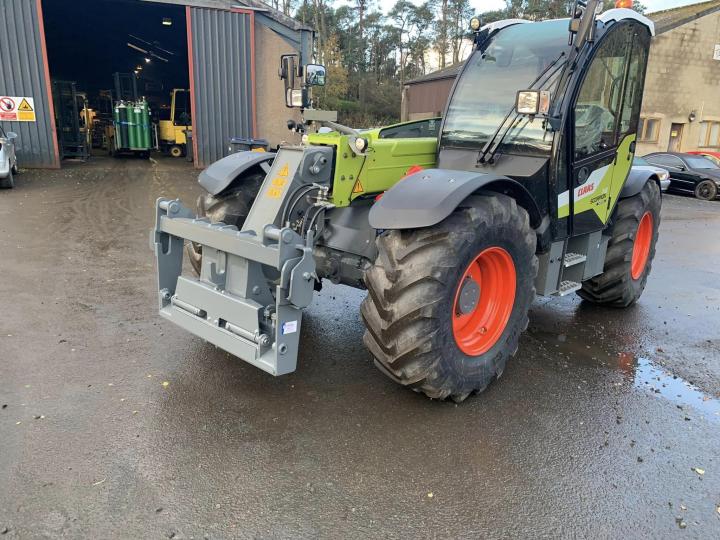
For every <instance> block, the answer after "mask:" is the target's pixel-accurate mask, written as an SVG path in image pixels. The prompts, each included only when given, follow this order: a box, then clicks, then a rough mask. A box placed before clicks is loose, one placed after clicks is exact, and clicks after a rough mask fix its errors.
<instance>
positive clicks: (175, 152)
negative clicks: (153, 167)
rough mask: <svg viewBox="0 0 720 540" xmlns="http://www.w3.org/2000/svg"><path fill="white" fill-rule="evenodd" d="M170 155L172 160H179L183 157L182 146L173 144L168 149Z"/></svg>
mask: <svg viewBox="0 0 720 540" xmlns="http://www.w3.org/2000/svg"><path fill="white" fill-rule="evenodd" d="M170 155H171V156H172V157H174V158H180V157H182V156H183V149H182V146H180V145H178V144H174V145H173V146H171V147H170Z"/></svg>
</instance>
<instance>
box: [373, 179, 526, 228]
mask: <svg viewBox="0 0 720 540" xmlns="http://www.w3.org/2000/svg"><path fill="white" fill-rule="evenodd" d="M481 188H486V189H489V190H492V191H499V192H501V193H504V192H510V193H509V194H510V195H511V196H513V197H514V198H516V199H518V203H519V204H520V205H521V206H523V207H525V208H526V209H528V212H529V213H530V220H531V223H537V222H538V221H539V217H540V216H539V211H537V207H536V206H535V203H534V202H533V201H532V197H531V196H530V194H529V193H528V192H527V190H526V189H525V188H524V187H523V186H522V185H521V184H520V183H519V182H517V181H515V180H512V179H510V178H508V177H507V176H501V175H497V174H488V173H478V172H468V171H455V170H449V169H427V170H424V171H420V172H417V173H415V174H411V175H410V176H408V177H406V178H404V179H403V180H401V181H400V182H398V183H396V184H395V185H394V186H393V187H392V188H390V189H389V190H388V191H387V192H386V193H385V194H384V195H383V196H382V198H381V199H380V200H379V201H378V202H376V203H375V204H374V205H373V207H372V209H371V210H370V215H369V221H370V226H371V227H373V228H375V229H416V228H420V227H431V226H432V225H435V224H437V223H440V222H441V221H442V220H443V219H445V218H446V217H448V216H449V215H450V214H451V213H452V212H453V211H454V210H455V209H456V208H457V207H458V206H459V205H460V203H461V202H462V201H464V200H465V199H466V198H468V197H469V196H470V195H472V194H473V193H475V192H476V191H477V190H479V189H481ZM533 226H536V225H533Z"/></svg>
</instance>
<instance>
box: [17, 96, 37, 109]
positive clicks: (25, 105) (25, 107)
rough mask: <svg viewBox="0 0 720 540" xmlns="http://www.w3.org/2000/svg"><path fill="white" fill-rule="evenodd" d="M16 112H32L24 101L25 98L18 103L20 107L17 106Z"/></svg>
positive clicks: (26, 101)
mask: <svg viewBox="0 0 720 540" xmlns="http://www.w3.org/2000/svg"><path fill="white" fill-rule="evenodd" d="M17 110H18V111H28V112H30V111H32V110H33V108H32V107H31V106H30V104H29V103H28V100H27V99H25V98H23V100H22V101H21V102H20V105H18V108H17Z"/></svg>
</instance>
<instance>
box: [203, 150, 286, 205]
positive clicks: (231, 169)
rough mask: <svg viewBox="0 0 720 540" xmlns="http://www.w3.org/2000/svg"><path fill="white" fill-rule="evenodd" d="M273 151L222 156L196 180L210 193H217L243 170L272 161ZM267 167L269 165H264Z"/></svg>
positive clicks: (273, 157)
mask: <svg viewBox="0 0 720 540" xmlns="http://www.w3.org/2000/svg"><path fill="white" fill-rule="evenodd" d="M273 159H275V153H274V152H251V151H247V152H238V153H236V154H230V155H229V156H227V157H224V158H222V159H220V160H218V161H216V162H215V163H213V164H212V165H210V166H209V167H208V168H207V169H205V170H204V171H203V172H201V173H200V176H199V177H198V182H199V183H200V185H201V186H202V187H204V188H205V189H206V190H207V192H208V193H210V194H211V195H217V194H218V193H220V192H221V191H222V190H224V189H225V188H226V187H228V186H229V185H230V184H231V183H232V181H233V180H235V179H236V178H237V177H238V176H240V175H241V174H242V173H243V172H245V171H246V170H248V169H250V168H251V167H254V166H256V165H261V164H263V163H268V165H269V164H270V162H272V160H273ZM266 167H267V168H268V169H269V167H268V166H266Z"/></svg>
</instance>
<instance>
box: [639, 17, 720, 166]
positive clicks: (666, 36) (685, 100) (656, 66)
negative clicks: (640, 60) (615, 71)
mask: <svg viewBox="0 0 720 540" xmlns="http://www.w3.org/2000/svg"><path fill="white" fill-rule="evenodd" d="M716 44H720V12H716V13H713V14H710V15H706V16H705V17H702V18H700V19H697V20H695V21H692V22H689V23H686V24H684V25H682V26H679V27H678V28H675V29H673V30H670V31H668V32H665V33H663V34H660V35H659V36H656V37H655V38H653V41H652V45H651V47H650V58H649V63H648V72H647V78H646V81H645V94H644V99H643V105H642V113H641V116H642V117H643V118H657V119H658V120H659V129H658V134H657V141H648V142H646V141H639V142H638V150H637V151H638V155H644V154H647V153H649V152H659V151H666V150H668V144H669V140H670V131H671V127H672V124H673V123H676V124H681V125H682V127H681V129H682V138H681V141H680V148H679V149H680V151H687V150H695V149H697V148H698V143H699V140H700V130H701V126H700V123H701V122H703V121H710V120H718V121H720V61H719V60H713V50H714V47H715V45H716ZM691 112H694V113H695V120H694V121H693V122H690V121H689V119H688V117H689V115H690V113H691Z"/></svg>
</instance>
